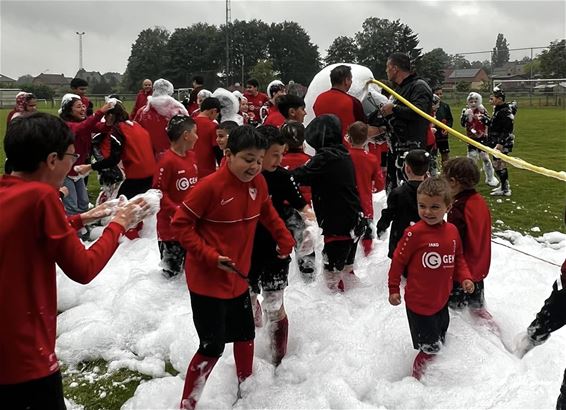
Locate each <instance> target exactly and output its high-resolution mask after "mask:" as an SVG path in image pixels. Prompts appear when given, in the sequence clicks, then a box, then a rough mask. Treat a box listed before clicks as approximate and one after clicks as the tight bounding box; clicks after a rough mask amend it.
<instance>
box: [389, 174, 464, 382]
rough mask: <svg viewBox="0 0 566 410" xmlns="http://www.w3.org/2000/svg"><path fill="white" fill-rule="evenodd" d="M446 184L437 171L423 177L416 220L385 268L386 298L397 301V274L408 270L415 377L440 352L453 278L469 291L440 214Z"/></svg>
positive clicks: (451, 231)
mask: <svg viewBox="0 0 566 410" xmlns="http://www.w3.org/2000/svg"><path fill="white" fill-rule="evenodd" d="M450 199H451V198H450V187H449V186H448V183H447V182H446V181H445V180H444V179H442V178H440V177H431V178H428V179H426V180H425V181H424V182H423V183H422V184H421V185H420V186H419V189H418V191H417V202H418V207H419V216H420V218H421V220H420V221H419V222H417V223H416V224H414V225H413V226H410V227H408V228H407V229H406V230H405V233H404V234H403V237H402V238H401V241H400V242H399V244H398V245H397V248H396V249H395V253H394V254H393V260H392V261H391V268H390V269H389V303H391V304H392V305H399V304H400V303H401V294H400V291H399V285H400V283H401V275H402V274H403V271H405V270H407V272H408V275H407V284H406V286H405V300H406V308H407V318H408V319H409V328H410V330H411V338H412V339H413V347H414V348H415V349H417V350H419V354H418V355H417V357H416V358H415V361H414V363H413V377H415V378H416V379H420V378H421V377H422V375H423V372H424V369H425V366H426V365H427V363H428V362H430V360H432V359H433V358H434V355H435V354H436V353H438V352H439V350H440V347H441V345H442V343H444V338H445V336H446V331H447V330H448V324H449V323H450V317H449V314H448V297H449V295H450V290H451V289H452V281H453V279H456V280H457V281H459V282H461V283H462V287H463V289H464V291H465V292H466V293H472V292H473V291H474V283H473V282H472V280H471V275H470V271H469V270H468V266H467V265H466V261H465V259H464V257H463V254H462V243H461V241H460V236H459V235H458V230H457V228H456V227H455V226H454V225H452V224H451V223H449V222H444V220H443V218H444V215H445V214H446V211H447V210H448V207H449V206H450Z"/></svg>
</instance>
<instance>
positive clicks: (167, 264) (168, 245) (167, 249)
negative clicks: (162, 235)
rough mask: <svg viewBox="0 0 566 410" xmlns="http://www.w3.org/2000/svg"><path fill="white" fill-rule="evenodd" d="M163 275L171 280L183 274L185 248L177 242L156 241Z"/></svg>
mask: <svg viewBox="0 0 566 410" xmlns="http://www.w3.org/2000/svg"><path fill="white" fill-rule="evenodd" d="M157 246H159V255H161V267H162V268H163V273H164V274H165V275H167V276H168V277H170V278H172V277H173V276H177V275H179V274H180V273H183V270H184V265H185V253H186V252H185V248H183V247H182V246H181V244H180V243H179V242H177V241H157Z"/></svg>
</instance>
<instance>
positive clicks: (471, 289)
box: [462, 279, 475, 293]
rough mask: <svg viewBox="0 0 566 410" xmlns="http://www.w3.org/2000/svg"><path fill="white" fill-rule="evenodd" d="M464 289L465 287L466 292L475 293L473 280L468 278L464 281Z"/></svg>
mask: <svg viewBox="0 0 566 410" xmlns="http://www.w3.org/2000/svg"><path fill="white" fill-rule="evenodd" d="M462 289H464V292H466V293H474V289H475V286H474V282H472V281H471V280H469V279H466V280H464V281H463V282H462Z"/></svg>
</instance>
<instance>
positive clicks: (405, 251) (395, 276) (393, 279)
mask: <svg viewBox="0 0 566 410" xmlns="http://www.w3.org/2000/svg"><path fill="white" fill-rule="evenodd" d="M408 231H409V228H407V229H405V232H404V233H403V237H402V238H401V240H400V241H399V243H398V244H397V248H395V252H394V253H393V258H392V260H391V267H390V268H389V281H388V285H389V294H390V295H393V294H394V293H400V286H401V275H402V274H403V271H404V270H405V269H406V268H407V266H408V264H409V261H410V260H411V254H412V246H411V245H412V242H411V240H410V239H411V236H409V235H407V233H408Z"/></svg>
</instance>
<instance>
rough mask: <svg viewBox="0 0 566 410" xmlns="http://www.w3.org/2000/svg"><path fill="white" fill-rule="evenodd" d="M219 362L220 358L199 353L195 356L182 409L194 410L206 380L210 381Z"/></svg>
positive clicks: (187, 377) (182, 400)
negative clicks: (210, 376) (209, 377)
mask: <svg viewBox="0 0 566 410" xmlns="http://www.w3.org/2000/svg"><path fill="white" fill-rule="evenodd" d="M217 361H218V357H208V356H204V355H202V354H200V353H198V352H197V353H196V354H195V355H194V356H193V359H192V360H191V363H190V364H189V368H188V369H187V376H186V377H185V387H184V388H183V396H182V397H181V406H180V408H181V409H183V410H194V408H195V407H196V405H197V401H198V399H199V398H200V395H201V393H202V390H203V389H204V384H205V383H206V379H208V376H209V375H210V372H211V371H212V368H213V367H214V365H215V364H216V362H217Z"/></svg>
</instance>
